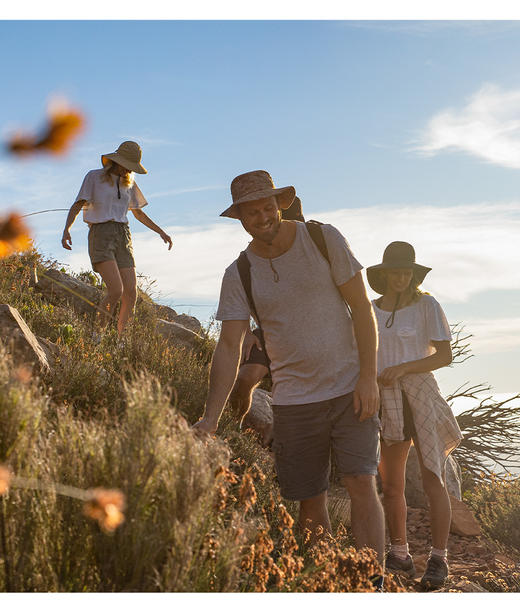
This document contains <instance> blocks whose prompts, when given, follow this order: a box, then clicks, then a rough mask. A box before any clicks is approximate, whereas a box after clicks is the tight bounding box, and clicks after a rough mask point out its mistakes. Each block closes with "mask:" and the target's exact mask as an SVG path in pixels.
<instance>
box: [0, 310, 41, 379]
mask: <svg viewBox="0 0 520 613" xmlns="http://www.w3.org/2000/svg"><path fill="white" fill-rule="evenodd" d="M0 339H2V342H3V343H4V345H5V346H6V348H7V349H8V351H9V352H10V353H11V354H12V356H13V358H14V360H15V362H22V363H29V364H34V365H35V366H36V367H37V368H38V370H40V371H48V370H49V369H50V365H49V361H48V359H47V356H46V354H45V351H44V350H43V349H42V347H41V345H40V343H39V342H38V339H37V338H36V337H35V336H34V334H33V333H32V332H31V330H30V329H29V326H28V325H27V324H26V323H25V321H24V319H23V318H22V316H21V315H20V313H18V311H17V310H16V309H14V308H13V307H11V306H9V305H8V304H1V305H0Z"/></svg>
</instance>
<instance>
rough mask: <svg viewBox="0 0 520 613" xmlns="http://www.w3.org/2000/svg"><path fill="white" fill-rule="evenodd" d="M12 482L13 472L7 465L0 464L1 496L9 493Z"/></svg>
mask: <svg viewBox="0 0 520 613" xmlns="http://www.w3.org/2000/svg"><path fill="white" fill-rule="evenodd" d="M10 483H11V473H10V472H9V470H8V469H7V468H6V467H5V466H2V465H1V464H0V496H2V495H3V494H6V493H7V490H8V489H9V484H10Z"/></svg>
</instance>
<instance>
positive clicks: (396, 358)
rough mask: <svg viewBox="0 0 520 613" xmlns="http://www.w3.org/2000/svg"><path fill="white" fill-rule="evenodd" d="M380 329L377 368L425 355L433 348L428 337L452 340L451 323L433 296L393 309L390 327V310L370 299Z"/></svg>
mask: <svg viewBox="0 0 520 613" xmlns="http://www.w3.org/2000/svg"><path fill="white" fill-rule="evenodd" d="M372 305H373V307H374V312H375V314H376V319H377V327H378V331H379V349H378V352H377V371H378V373H381V372H382V371H383V370H384V369H385V368H388V367H389V366H397V365H398V364H404V362H412V361H413V360H420V359H422V358H426V357H428V356H429V355H431V354H432V353H434V352H435V348H434V347H433V345H432V343H431V341H451V332H450V326H449V324H448V321H447V319H446V315H445V314H444V311H443V310H442V307H441V305H440V304H439V303H438V302H437V300H435V298H434V297H433V296H429V295H428V294H423V295H422V296H421V298H420V299H419V300H418V301H417V302H415V303H414V304H411V305H409V306H407V307H404V309H399V310H397V311H396V312H395V318H394V323H393V325H392V327H391V328H387V327H386V326H385V324H386V322H387V320H388V318H389V317H390V316H391V315H392V312H391V311H383V310H382V309H380V308H379V307H378V306H377V305H376V303H375V300H373V301H372Z"/></svg>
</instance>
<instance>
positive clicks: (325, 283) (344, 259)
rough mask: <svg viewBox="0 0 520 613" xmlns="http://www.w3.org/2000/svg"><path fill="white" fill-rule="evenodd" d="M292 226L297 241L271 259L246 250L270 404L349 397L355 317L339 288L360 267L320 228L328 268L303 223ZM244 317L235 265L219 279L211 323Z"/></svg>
mask: <svg viewBox="0 0 520 613" xmlns="http://www.w3.org/2000/svg"><path fill="white" fill-rule="evenodd" d="M295 223H296V236H295V240H294V243H293V245H292V246H291V248H290V249H289V250H288V251H287V252H286V253H284V254H282V255H281V256H279V257H277V258H273V259H271V260H270V259H269V258H262V257H259V256H257V255H255V254H254V253H252V251H251V250H250V249H249V248H248V249H247V256H248V258H249V261H250V262H251V290H252V294H253V299H254V302H255V306H256V309H257V312H258V316H259V318H260V323H261V326H262V328H263V330H264V336H265V344H266V349H267V353H268V354H269V357H270V359H271V375H272V379H273V403H274V404H278V405H294V404H308V403H311V402H320V401H322V400H330V399H331V398H336V397H338V396H341V395H343V394H347V393H349V392H351V391H352V390H353V389H354V387H355V385H356V382H357V379H358V376H359V358H358V352H357V347H356V344H355V338H354V330H353V325H352V320H351V318H350V316H349V314H348V311H347V308H346V305H345V302H344V301H343V299H342V297H341V294H340V293H339V291H338V289H337V286H339V285H343V283H346V282H347V281H349V280H350V279H351V278H352V277H353V276H354V275H355V274H356V273H357V272H358V271H360V270H361V269H362V266H361V264H360V263H359V262H358V261H357V260H356V258H355V257H354V255H353V254H352V251H351V250H350V247H349V246H348V243H347V241H346V240H345V238H344V237H343V236H342V235H341V234H340V232H339V231H338V230H336V228H334V227H333V226H331V225H328V224H323V225H322V226H321V227H322V230H323V235H324V237H325V241H326V243H327V248H328V252H329V259H330V266H329V263H328V262H327V261H326V260H325V258H324V257H323V256H322V255H321V253H320V251H319V249H318V247H317V246H316V245H315V243H314V241H313V240H312V238H311V237H310V236H309V234H308V232H307V228H306V227H305V224H304V223H302V222H295ZM273 269H274V270H273ZM276 279H278V281H276ZM249 317H250V309H249V305H248V302H247V297H246V293H245V291H244V288H243V286H242V282H241V281H240V275H239V272H238V267H237V262H236V260H235V261H234V262H233V263H232V264H231V266H229V267H228V268H227V269H226V272H225V274H224V278H223V280H222V288H221V292H220V301H219V306H218V310H217V315H216V319H218V320H221V321H226V320H242V321H243V320H247V321H249Z"/></svg>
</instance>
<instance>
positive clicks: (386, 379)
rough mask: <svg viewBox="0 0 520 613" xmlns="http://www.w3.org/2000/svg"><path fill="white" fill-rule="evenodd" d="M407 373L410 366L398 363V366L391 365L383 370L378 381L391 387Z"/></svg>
mask: <svg viewBox="0 0 520 613" xmlns="http://www.w3.org/2000/svg"><path fill="white" fill-rule="evenodd" d="M407 373H408V368H407V365H406V364H398V365H397V366H389V367H388V368H385V369H384V370H383V372H382V373H381V374H380V375H379V377H378V381H379V383H381V384H382V385H384V386H385V387H390V386H392V385H394V383H395V382H396V381H397V379H400V378H401V377H403V376H404V375H406V374H407Z"/></svg>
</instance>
